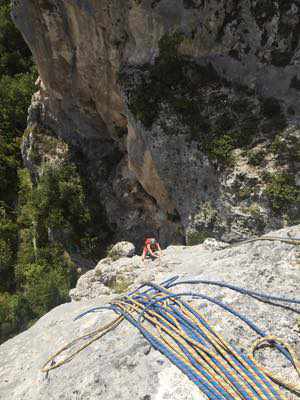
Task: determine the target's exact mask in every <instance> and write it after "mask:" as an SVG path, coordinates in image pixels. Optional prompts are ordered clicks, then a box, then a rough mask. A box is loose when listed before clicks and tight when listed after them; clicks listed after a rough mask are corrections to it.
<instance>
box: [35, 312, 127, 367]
mask: <svg viewBox="0 0 300 400" xmlns="http://www.w3.org/2000/svg"><path fill="white" fill-rule="evenodd" d="M123 320H124V317H121V316H119V317H117V318H115V319H114V320H113V321H110V322H109V323H108V324H106V325H104V326H102V327H100V328H98V329H96V330H94V331H92V332H89V333H87V334H85V335H82V336H80V337H78V338H76V339H74V340H73V341H72V342H70V343H68V344H66V345H65V346H63V347H62V348H61V349H60V350H58V351H57V352H56V353H55V354H53V355H52V356H51V357H49V358H48V360H47V361H46V362H45V364H44V365H43V366H42V372H49V371H51V370H52V369H55V368H58V367H61V366H62V365H64V364H66V363H67V362H69V361H71V360H72V358H74V357H75V356H76V354H78V353H80V352H81V351H82V350H84V349H85V348H86V347H88V346H90V345H91V344H92V343H93V342H95V341H96V340H98V339H100V338H101V337H102V336H104V335H105V334H106V333H108V332H110V331H111V330H112V329H114V328H116V327H117V326H118V325H119V324H120V323H121V322H122V321H123ZM97 333H98V335H97ZM95 335H97V336H96V337H94V338H93V339H91V340H89V341H88V342H87V343H85V344H84V345H83V346H81V347H80V348H79V349H78V350H77V351H75V352H74V353H72V354H71V355H70V356H68V357H66V358H64V359H63V360H61V361H59V362H55V358H56V357H57V356H59V355H60V354H61V353H63V352H64V351H66V350H68V349H69V348H70V347H72V346H74V344H75V343H77V342H79V341H80V340H83V339H87V338H88V337H91V336H95ZM48 364H50V365H48Z"/></svg>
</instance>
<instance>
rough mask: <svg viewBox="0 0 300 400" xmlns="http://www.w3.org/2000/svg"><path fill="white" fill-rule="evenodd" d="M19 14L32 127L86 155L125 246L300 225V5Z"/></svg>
mask: <svg viewBox="0 0 300 400" xmlns="http://www.w3.org/2000/svg"><path fill="white" fill-rule="evenodd" d="M12 3H13V12H12V15H13V18H14V20H15V22H16V24H17V26H18V27H19V28H20V30H21V31H22V33H23V35H24V37H25V39H26V41H27V43H28V44H29V46H30V48H31V50H32V52H33V55H34V58H35V60H36V63H37V66H38V70H39V74H40V79H39V81H38V92H37V93H36V95H35V96H34V98H33V102H32V106H31V109H30V113H29V127H30V126H32V125H34V124H37V125H39V126H41V127H44V128H47V129H49V130H51V131H53V132H54V133H55V135H57V136H58V137H59V138H60V139H62V140H64V141H65V142H66V143H67V144H68V145H69V146H70V147H71V148H72V149H73V151H74V152H75V153H76V154H80V157H81V159H83V160H84V163H85V170H86V172H87V175H88V176H89V177H90V179H91V181H92V182H93V185H94V188H95V193H97V196H98V202H99V204H100V203H101V204H102V205H103V208H104V210H105V214H106V218H107V222H108V224H109V225H110V227H111V229H112V231H114V232H115V237H114V238H113V240H114V241H117V240H124V239H125V238H126V240H130V241H133V242H134V243H135V244H136V245H137V246H138V247H139V246H140V245H141V244H142V241H141V239H140V238H141V237H142V236H143V235H144V234H145V233H151V234H155V235H156V236H158V237H159V239H160V242H161V243H162V244H163V245H164V244H167V243H176V242H177V243H182V242H184V241H185V240H187V241H188V242H189V243H196V242H201V241H202V240H203V239H205V238H206V237H208V236H215V237H217V238H219V239H222V240H233V239H237V238H243V237H248V236H249V235H251V234H253V233H256V234H257V233H261V232H264V231H268V230H270V229H275V228H278V227H282V226H283V225H284V224H286V223H289V222H291V221H295V219H297V218H299V203H298V202H297V198H298V196H299V160H300V156H299V148H300V144H299V143H300V138H299V132H300V130H299V119H300V102H299V88H300V83H299V82H300V76H299V71H298V69H299V68H298V61H299V55H300V53H299V51H300V50H299V36H300V33H299V32H300V16H299V15H300V13H299V3H298V2H296V1H293V0H288V1H286V0H279V1H277V0H270V1H267V2H266V1H262V0H249V1H248V0H247V1H243V2H240V1H236V0H231V1H223V0H221V1H220V0H213V1H209V2H205V1H203V0H160V1H152V2H150V1H148V0H141V1H137V0H126V1H122V2H121V3H120V2H119V1H117V0H114V1H111V0H99V1H93V0H87V1H84V2H82V1H61V0H60V1H57V0H55V1H54V0H39V1H38V2H37V1H35V0H24V1H22V2H21V1H13V2H12ZM24 157H25V158H26V154H25V155H24ZM29 158H30V157H29ZM28 165H29V166H30V163H29V164H28ZM32 168H34V166H32ZM266 170H268V171H269V175H268V174H266V173H265V171H266ZM297 185H298V186H297Z"/></svg>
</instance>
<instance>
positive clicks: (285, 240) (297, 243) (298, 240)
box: [225, 236, 300, 249]
mask: <svg viewBox="0 0 300 400" xmlns="http://www.w3.org/2000/svg"><path fill="white" fill-rule="evenodd" d="M259 240H268V241H271V242H277V241H278V242H283V243H287V244H293V245H295V246H300V238H295V237H283V238H281V237H278V236H260V237H257V238H253V239H248V240H243V241H241V242H238V243H233V244H231V245H230V246H229V247H236V246H240V245H242V244H247V243H252V242H257V241H259ZM225 249H226V247H225Z"/></svg>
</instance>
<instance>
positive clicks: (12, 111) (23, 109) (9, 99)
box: [0, 70, 36, 137]
mask: <svg viewBox="0 0 300 400" xmlns="http://www.w3.org/2000/svg"><path fill="white" fill-rule="evenodd" d="M35 80H36V73H35V71H34V70H32V71H30V72H28V73H23V74H18V75H14V76H9V75H3V76H2V77H1V78H0V127H1V129H2V131H3V133H4V135H6V136H14V137H15V136H20V135H21V134H22V133H23V131H24V129H25V126H26V120H27V109H28V106H29V104H30V100H31V96H32V94H33V92H34V82H35Z"/></svg>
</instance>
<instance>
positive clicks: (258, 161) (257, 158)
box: [247, 150, 266, 166]
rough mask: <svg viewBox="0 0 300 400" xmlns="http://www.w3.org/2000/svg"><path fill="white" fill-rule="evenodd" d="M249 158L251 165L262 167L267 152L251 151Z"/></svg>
mask: <svg viewBox="0 0 300 400" xmlns="http://www.w3.org/2000/svg"><path fill="white" fill-rule="evenodd" d="M247 156H248V163H249V164H251V165H254V166H257V165H262V164H263V162H264V160H265V156H266V152H265V151H264V150H250V151H248V153H247Z"/></svg>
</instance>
